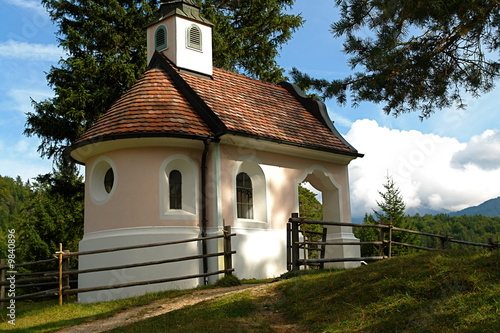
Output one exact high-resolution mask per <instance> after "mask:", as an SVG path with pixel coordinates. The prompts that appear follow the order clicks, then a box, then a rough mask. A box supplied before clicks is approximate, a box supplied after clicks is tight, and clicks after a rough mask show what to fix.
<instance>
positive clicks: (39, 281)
mask: <svg viewBox="0 0 500 333" xmlns="http://www.w3.org/2000/svg"><path fill="white" fill-rule="evenodd" d="M234 236H236V234H232V233H231V227H229V226H226V227H224V230H223V234H222V235H218V236H211V237H199V238H193V239H186V240H179V241H172V242H163V243H153V244H144V245H133V246H124V247H118V248H111V249H104V250H95V251H83V252H69V251H63V250H62V244H60V248H59V251H57V252H56V253H55V254H54V258H51V259H47V260H41V261H36V262H30V263H24V264H17V265H14V266H6V265H5V260H4V259H2V261H1V262H0V273H1V276H0V289H1V290H0V303H1V304H2V306H3V302H11V300H22V299H33V298H39V297H54V296H58V298H59V304H61V305H62V304H63V303H64V302H65V301H67V298H68V296H69V295H74V294H78V293H84V292H90V291H101V290H108V289H116V288H124V287H133V286H141V285H148V284H157V283H165V282H173V281H180V280H187V279H194V278H206V277H209V276H212V275H218V274H225V275H231V274H232V272H233V271H234V269H233V267H232V255H233V254H235V253H236V251H232V247H231V237H234ZM213 239H223V240H224V250H223V252H214V253H207V254H201V255H195V256H188V257H181V258H174V259H164V260H157V261H149V262H142V263H134V264H127V265H120V266H108V267H100V268H90V269H82V270H78V269H75V270H72V269H70V258H71V257H77V256H85V255H91V254H100V253H109V252H117V251H125V250H132V249H144V248H150V247H156V246H168V245H176V244H183V243H190V242H206V241H208V240H213ZM221 256H223V257H224V269H223V270H219V271H214V272H204V273H201V274H194V275H188V276H178V277H173V278H164V279H156V280H149V281H135V282H130V283H120V284H113V285H108V286H98V287H89V288H78V287H76V288H72V287H71V286H72V285H76V282H77V279H75V280H71V279H70V278H71V277H75V276H76V277H77V276H78V274H84V273H94V272H104V271H110V270H118V269H125V268H133V267H144V266H151V265H159V264H168V263H174V262H181V261H188V260H200V259H201V260H206V259H207V258H211V257H221ZM47 263H54V264H55V265H56V267H57V268H56V269H55V270H54V271H46V272H30V273H18V272H17V269H18V268H21V267H29V266H33V265H40V264H47ZM11 276H13V278H14V280H12V278H10V277H11ZM46 287H51V288H49V289H44V288H46ZM9 288H11V289H12V288H14V290H15V294H16V296H15V297H5V290H9ZM26 288H31V289H33V288H41V289H43V290H41V291H37V292H31V293H23V294H21V295H18V294H19V290H20V289H26ZM7 295H8V293H7Z"/></svg>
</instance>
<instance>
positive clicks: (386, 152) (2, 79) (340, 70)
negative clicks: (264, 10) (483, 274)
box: [0, 0, 500, 216]
mask: <svg viewBox="0 0 500 333" xmlns="http://www.w3.org/2000/svg"><path fill="white" fill-rule="evenodd" d="M39 2H40V1H39V0H0V11H1V12H2V14H3V15H2V21H1V23H0V66H1V68H2V70H1V71H0V112H1V113H0V133H1V135H0V175H2V176H10V177H16V176H17V175H20V176H21V177H22V178H23V180H27V179H29V178H33V177H35V176H36V175H38V174H42V173H46V172H49V171H50V170H51V161H48V160H44V159H41V158H40V157H39V154H38V153H37V151H36V149H37V146H38V144H39V140H38V139H37V138H28V137H26V136H24V135H23V134H22V133H23V130H24V125H25V121H26V117H25V113H26V112H30V111H31V110H32V108H31V102H30V98H33V99H34V100H37V101H40V100H43V99H45V98H48V97H51V96H52V91H51V89H50V88H49V87H47V84H46V79H45V72H47V71H49V69H50V66H53V65H57V61H58V60H59V59H60V57H62V56H64V55H63V52H62V50H60V49H59V48H58V47H57V39H56V35H55V33H56V28H55V27H54V26H53V24H52V22H51V21H50V20H49V18H48V15H47V14H46V13H45V10H44V9H43V8H42V7H41V5H40V3H39ZM291 11H292V12H294V13H302V15H303V17H304V18H305V19H306V23H305V25H304V26H303V27H302V28H301V29H299V30H298V31H297V32H296V33H295V35H294V38H293V40H292V41H291V42H290V43H288V45H286V46H285V47H283V49H282V51H281V57H280V58H279V63H280V64H281V65H282V66H283V67H284V68H285V69H287V70H289V69H291V68H292V67H297V68H299V69H300V70H302V71H304V72H306V73H309V74H310V75H313V76H317V77H322V78H327V79H333V78H341V77H344V76H345V75H348V74H349V73H350V72H351V71H350V69H349V67H348V66H347V65H346V63H347V58H346V56H345V55H344V54H343V53H342V52H341V49H342V40H341V39H334V38H333V37H332V35H331V34H330V32H329V26H330V24H331V23H332V22H333V21H335V20H336V19H337V17H338V11H337V10H336V8H335V6H334V1H333V0H314V1H310V0H309V1H307V0H297V1H296V5H295V6H294V8H293V9H292V10H291ZM366 33H368V32H366ZM499 94H500V88H497V89H495V90H494V91H492V92H490V93H489V94H487V95H484V96H482V97H481V98H479V99H472V98H469V97H466V101H467V104H468V107H467V109H466V110H463V111H462V110H455V109H449V110H442V111H437V112H436V113H435V114H434V115H433V116H431V118H430V119H428V120H424V121H423V122H422V121H420V120H419V118H418V113H417V112H415V113H410V114H405V115H402V116H400V117H398V118H394V117H391V116H387V115H385V114H384V113H383V112H382V106H380V105H376V104H372V103H363V104H362V105H361V106H359V107H358V108H354V109H353V108H352V107H351V106H350V105H345V106H339V105H337V104H336V102H335V101H327V103H326V104H327V106H328V109H329V112H330V116H331V118H332V120H334V121H335V126H336V127H337V129H338V130H339V131H340V132H341V133H342V134H343V135H344V136H345V137H346V138H347V139H348V140H349V141H350V143H351V144H353V145H354V146H355V147H356V148H357V149H358V150H359V151H360V152H361V153H364V154H365V157H364V158H362V159H357V160H355V161H353V162H352V163H351V165H350V170H349V172H350V191H351V206H352V213H353V216H362V215H363V214H364V213H365V212H370V211H371V208H372V207H375V206H376V200H379V197H378V193H377V191H380V190H382V184H383V183H384V182H385V177H386V175H387V174H389V175H391V176H393V178H394V180H395V181H396V184H397V185H398V186H399V188H400V189H401V192H402V194H403V197H404V199H405V201H406V203H407V207H409V208H412V207H426V208H430V209H448V210H457V209H461V208H465V207H467V206H470V205H477V204H479V203H481V202H483V201H485V200H487V199H490V198H493V197H497V196H500V186H499V180H500V130H499V129H500V118H499V117H498V112H497V111H498V108H499V106H498V99H499V96H500V95H499Z"/></svg>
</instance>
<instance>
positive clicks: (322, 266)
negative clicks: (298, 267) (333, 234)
mask: <svg viewBox="0 0 500 333" xmlns="http://www.w3.org/2000/svg"><path fill="white" fill-rule="evenodd" d="M327 232H328V229H327V228H325V227H323V235H322V236H321V241H322V242H323V244H321V251H320V252H319V258H320V259H325V253H326V245H325V244H324V243H326V235H327ZM319 268H321V269H324V268H325V263H324V262H322V263H321V264H319Z"/></svg>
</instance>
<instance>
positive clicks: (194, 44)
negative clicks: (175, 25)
mask: <svg viewBox="0 0 500 333" xmlns="http://www.w3.org/2000/svg"><path fill="white" fill-rule="evenodd" d="M187 46H188V47H190V48H192V49H196V50H201V30H200V28H199V27H198V26H196V25H194V24H193V25H191V26H190V27H189V28H188V30H187Z"/></svg>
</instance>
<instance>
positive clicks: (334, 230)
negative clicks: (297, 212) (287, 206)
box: [297, 166, 360, 268]
mask: <svg viewBox="0 0 500 333" xmlns="http://www.w3.org/2000/svg"><path fill="white" fill-rule="evenodd" d="M303 182H307V183H309V184H310V185H311V186H312V187H313V188H314V190H315V191H314V192H316V193H318V195H317V198H318V200H319V201H320V202H321V204H322V208H323V220H324V221H335V222H350V221H346V220H345V216H344V214H346V215H348V214H347V212H344V211H343V207H344V205H343V204H342V198H343V195H342V194H343V193H342V191H347V189H342V187H341V186H340V185H339V183H338V182H337V181H336V180H335V178H334V177H333V176H332V174H331V173H330V172H328V170H326V169H325V168H323V167H321V166H313V167H311V168H309V169H307V170H306V171H305V172H304V173H303V174H302V176H301V177H300V178H299V179H298V181H297V186H298V185H299V184H301V183H303ZM347 195H348V194H347ZM297 201H298V196H297ZM297 207H298V205H297ZM327 242H339V243H344V242H359V240H358V239H357V238H356V237H355V236H354V234H353V233H352V227H344V226H342V227H341V226H328V227H327ZM325 257H326V258H348V257H350V258H359V257H360V248H359V245H338V246H327V247H326V254H325ZM328 266H330V267H340V268H350V267H356V266H359V263H357V262H345V263H333V264H327V265H325V267H328Z"/></svg>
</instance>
